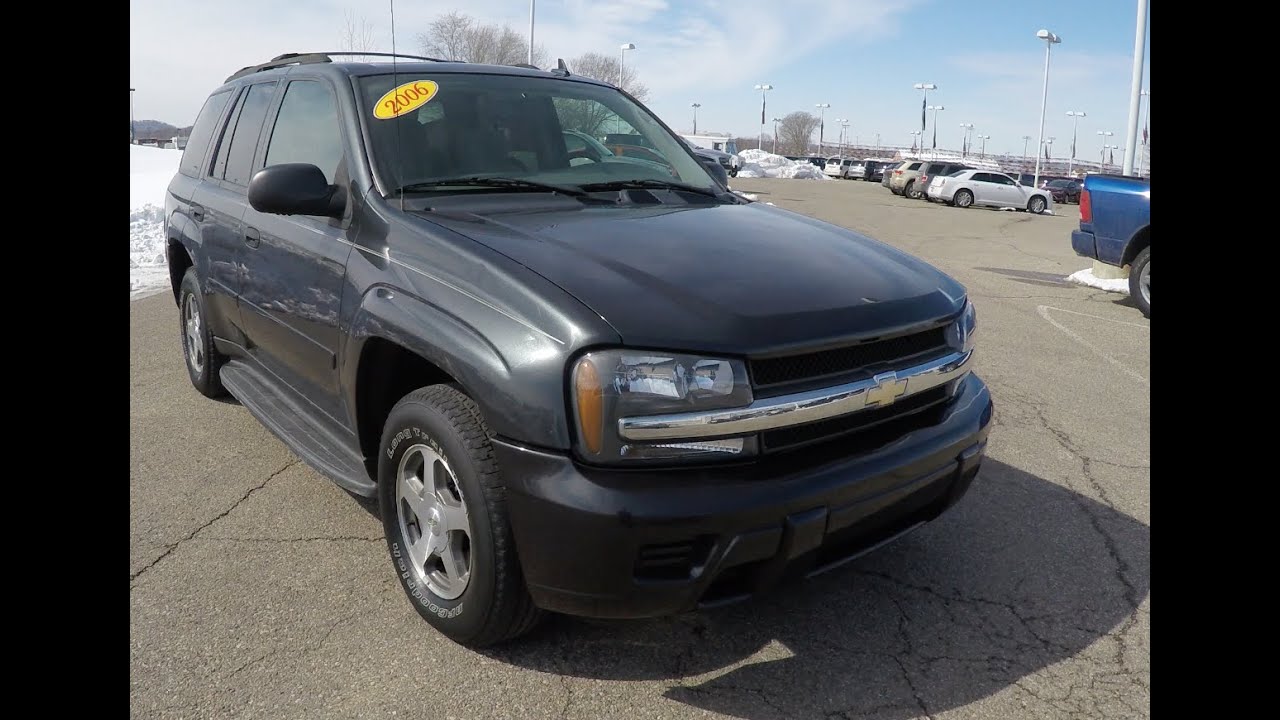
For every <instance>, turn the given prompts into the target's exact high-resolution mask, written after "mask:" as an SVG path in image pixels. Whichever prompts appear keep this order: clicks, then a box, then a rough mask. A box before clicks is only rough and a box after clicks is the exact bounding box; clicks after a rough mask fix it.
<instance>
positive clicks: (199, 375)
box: [178, 267, 227, 398]
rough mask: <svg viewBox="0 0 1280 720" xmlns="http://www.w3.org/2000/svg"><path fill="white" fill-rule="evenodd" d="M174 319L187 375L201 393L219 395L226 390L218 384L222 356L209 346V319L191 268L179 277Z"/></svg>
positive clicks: (197, 281) (210, 344)
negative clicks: (180, 281)
mask: <svg viewBox="0 0 1280 720" xmlns="http://www.w3.org/2000/svg"><path fill="white" fill-rule="evenodd" d="M178 319H179V320H180V321H181V328H182V357H183V359H185V360H186V361H187V363H186V364H187V376H188V377H190V378H191V384H192V385H193V386H195V389H196V390H199V391H200V394H201V395H204V396H205V397H210V398H217V397H222V396H223V395H226V394H227V391H226V390H225V389H224V388H223V387H222V376H221V375H219V374H218V370H219V369H220V368H221V367H222V363H223V362H224V361H225V358H224V357H223V356H222V355H221V354H220V353H219V352H218V349H217V348H216V347H214V346H213V333H211V332H210V331H209V318H208V316H207V315H206V314H205V305H204V294H203V293H201V292H200V279H199V278H198V277H196V269H195V268H194V267H189V268H187V272H186V274H185V275H183V276H182V285H181V287H180V290H179V293H178Z"/></svg>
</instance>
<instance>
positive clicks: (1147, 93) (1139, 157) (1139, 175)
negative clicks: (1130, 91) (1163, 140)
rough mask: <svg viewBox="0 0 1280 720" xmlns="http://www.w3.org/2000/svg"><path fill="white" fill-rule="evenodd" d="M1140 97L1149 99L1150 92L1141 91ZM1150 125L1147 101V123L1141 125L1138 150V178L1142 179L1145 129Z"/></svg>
mask: <svg viewBox="0 0 1280 720" xmlns="http://www.w3.org/2000/svg"><path fill="white" fill-rule="evenodd" d="M1142 95H1145V96H1147V97H1151V91H1150V90H1143V91H1142ZM1149 125H1151V101H1150V100H1148V101H1147V121H1146V122H1144V123H1142V146H1141V147H1140V148H1138V177H1142V158H1143V157H1144V156H1145V155H1146V154H1147V127H1148V126H1149Z"/></svg>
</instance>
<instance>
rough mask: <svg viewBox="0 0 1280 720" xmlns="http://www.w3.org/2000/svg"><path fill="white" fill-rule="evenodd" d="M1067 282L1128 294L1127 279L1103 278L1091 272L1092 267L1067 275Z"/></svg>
mask: <svg viewBox="0 0 1280 720" xmlns="http://www.w3.org/2000/svg"><path fill="white" fill-rule="evenodd" d="M1067 282H1073V283H1079V284H1081V285H1084V286H1086V287H1091V288H1097V289H1099V290H1106V291H1107V292H1113V293H1124V294H1125V295H1128V294H1129V279H1128V278H1116V279H1115V280H1104V279H1102V278H1100V277H1097V276H1096V275H1094V274H1093V268H1091V267H1090V268H1085V269H1084V270H1078V271H1076V272H1073V273H1071V274H1070V275H1068V276H1067Z"/></svg>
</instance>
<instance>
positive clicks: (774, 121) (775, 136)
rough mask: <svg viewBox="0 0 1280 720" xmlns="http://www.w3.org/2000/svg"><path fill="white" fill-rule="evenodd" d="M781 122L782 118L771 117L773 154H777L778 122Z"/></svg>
mask: <svg viewBox="0 0 1280 720" xmlns="http://www.w3.org/2000/svg"><path fill="white" fill-rule="evenodd" d="M780 122H782V118H774V119H773V154H774V155H777V154H778V123H780Z"/></svg>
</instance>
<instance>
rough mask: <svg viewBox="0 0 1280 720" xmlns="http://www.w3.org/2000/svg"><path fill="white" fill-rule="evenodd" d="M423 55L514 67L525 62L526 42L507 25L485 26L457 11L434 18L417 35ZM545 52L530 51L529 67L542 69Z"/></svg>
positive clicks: (536, 49) (527, 44) (526, 56)
mask: <svg viewBox="0 0 1280 720" xmlns="http://www.w3.org/2000/svg"><path fill="white" fill-rule="evenodd" d="M418 44H419V45H421V46H422V52H423V54H424V55H429V56H431V57H436V58H440V59H441V60H453V61H457V62H470V63H484V64H488V65H517V64H522V63H525V62H528V60H529V42H528V40H526V39H525V37H524V36H523V35H521V34H520V33H519V32H516V31H515V30H513V29H512V28H511V27H510V26H507V25H497V24H486V23H482V22H480V21H478V20H476V19H475V18H473V17H471V16H470V15H467V14H465V13H461V12H457V11H454V12H450V13H446V14H444V15H441V16H439V17H437V18H436V19H435V20H432V21H431V24H430V25H428V26H427V31H426V32H424V33H420V34H419V35H418ZM546 55H547V53H546V51H545V50H544V49H543V48H542V47H539V46H535V47H534V48H533V64H534V65H536V66H538V67H542V66H543V65H544V63H545V60H546Z"/></svg>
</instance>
